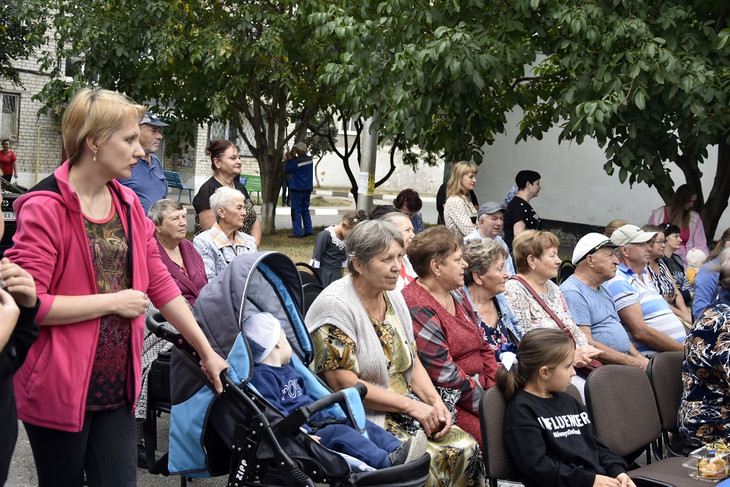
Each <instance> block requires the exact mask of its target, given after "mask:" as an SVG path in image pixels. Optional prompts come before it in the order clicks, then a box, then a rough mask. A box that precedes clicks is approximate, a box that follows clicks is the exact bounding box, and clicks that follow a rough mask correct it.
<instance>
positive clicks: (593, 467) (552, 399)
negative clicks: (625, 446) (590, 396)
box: [496, 328, 635, 487]
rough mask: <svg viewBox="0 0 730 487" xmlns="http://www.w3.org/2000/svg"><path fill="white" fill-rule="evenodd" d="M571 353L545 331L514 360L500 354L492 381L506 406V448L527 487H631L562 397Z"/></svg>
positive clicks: (615, 459) (562, 339)
mask: <svg viewBox="0 0 730 487" xmlns="http://www.w3.org/2000/svg"><path fill="white" fill-rule="evenodd" d="M574 353H575V348H574V345H573V342H572V340H571V339H570V338H569V337H568V336H567V335H566V334H565V333H563V332H562V331H560V330H555V329H549V328H536V329H534V330H531V331H529V332H528V333H527V334H525V336H524V337H523V338H522V341H521V342H520V344H519V346H518V347H517V353H516V356H514V355H513V356H512V357H509V356H507V357H505V353H502V357H501V358H502V364H503V365H504V366H503V367H500V368H499V370H498V371H497V377H496V380H497V386H498V387H499V388H500V389H501V390H502V391H503V392H504V395H505V398H506V399H507V401H509V404H508V405H507V409H506V410H505V417H504V441H505V443H506V444H507V448H508V449H509V452H510V454H511V455H512V458H513V459H515V460H517V459H519V462H517V461H516V462H515V463H516V464H518V466H519V467H520V470H521V471H522V472H523V475H524V479H523V481H524V484H525V486H526V487H635V485H634V483H633V482H632V481H631V479H630V478H629V476H628V475H627V474H626V463H625V462H624V461H623V459H622V458H621V457H619V456H618V455H617V454H615V453H614V452H613V451H611V450H610V449H608V447H606V446H605V445H604V444H603V443H601V442H600V441H599V440H598V438H597V437H596V433H595V431H594V429H593V426H592V424H591V421H590V418H589V417H588V413H587V412H586V409H585V407H583V405H582V404H580V403H579V402H578V401H576V400H575V399H573V397H572V396H570V394H568V393H566V392H565V390H566V389H567V387H568V385H569V384H570V379H571V377H573V376H574V375H575V370H574V369H573V360H574ZM511 358H514V359H515V360H514V362H512V360H510V359H511Z"/></svg>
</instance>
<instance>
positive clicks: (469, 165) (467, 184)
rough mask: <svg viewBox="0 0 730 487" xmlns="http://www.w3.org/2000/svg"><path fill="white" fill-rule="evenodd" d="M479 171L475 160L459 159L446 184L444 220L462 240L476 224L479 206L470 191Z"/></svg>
mask: <svg viewBox="0 0 730 487" xmlns="http://www.w3.org/2000/svg"><path fill="white" fill-rule="evenodd" d="M478 171H479V169H478V168H477V165H476V164H474V163H473V162H467V161H459V162H457V163H455V164H454V165H453V167H452V168H451V178H449V182H448V183H447V184H446V203H445V204H444V222H445V223H446V227H447V228H448V229H449V230H451V231H452V232H454V233H455V234H456V236H457V237H459V238H460V239H462V240H463V239H464V237H465V236H467V235H469V234H470V233H472V232H473V231H474V228H475V226H476V221H477V210H478V207H477V206H475V205H473V204H472V202H471V199H470V198H469V192H470V191H471V190H473V189H474V186H475V185H476V182H477V172H478Z"/></svg>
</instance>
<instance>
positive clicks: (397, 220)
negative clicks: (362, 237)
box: [379, 211, 418, 291]
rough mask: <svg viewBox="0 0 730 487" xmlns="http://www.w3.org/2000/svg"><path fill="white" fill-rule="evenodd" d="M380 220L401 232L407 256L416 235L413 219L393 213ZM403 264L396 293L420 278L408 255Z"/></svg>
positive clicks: (402, 214)
mask: <svg viewBox="0 0 730 487" xmlns="http://www.w3.org/2000/svg"><path fill="white" fill-rule="evenodd" d="M379 219H380V220H382V221H384V222H388V223H392V224H393V225H395V227H396V228H397V229H398V231H399V232H400V235H401V237H403V254H406V252H408V246H409V245H410V244H411V240H413V237H414V236H415V235H416V234H415V230H414V229H413V223H412V222H411V219H410V218H408V215H406V214H405V213H401V212H400V211H391V212H390V213H386V214H385V215H383V216H381V217H380V218H379ZM401 263H402V264H403V265H402V266H401V268H400V273H399V274H398V282H397V283H396V284H395V290H396V291H402V290H403V288H404V287H406V286H407V285H408V284H409V283H410V282H411V281H412V280H413V279H415V278H416V277H418V274H416V271H414V270H413V266H412V265H411V261H410V260H409V259H408V255H403V260H402V262H401Z"/></svg>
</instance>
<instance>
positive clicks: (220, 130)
mask: <svg viewBox="0 0 730 487" xmlns="http://www.w3.org/2000/svg"><path fill="white" fill-rule="evenodd" d="M242 129H243V131H244V132H245V133H246V137H247V138H248V140H250V141H252V140H254V133H253V127H252V126H251V123H249V121H248V120H244V121H243V127H242ZM213 139H227V140H230V141H232V142H233V143H234V144H236V145H237V146H238V150H239V153H240V155H241V157H253V154H251V151H250V150H249V149H248V146H247V145H246V143H245V142H244V141H243V138H242V137H239V136H238V133H236V129H235V127H234V126H233V124H231V123H226V124H223V123H220V122H213V123H211V124H210V125H208V142H209V143H210V141H211V140H213Z"/></svg>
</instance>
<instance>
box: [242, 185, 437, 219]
mask: <svg viewBox="0 0 730 487" xmlns="http://www.w3.org/2000/svg"><path fill="white" fill-rule="evenodd" d="M315 196H321V197H325V198H343V199H347V200H349V201H350V204H349V205H348V206H337V207H328V206H310V208H309V213H310V214H311V215H315V216H334V215H344V214H345V213H347V212H348V211H350V210H354V209H355V200H354V199H353V198H352V195H351V194H350V192H349V191H347V190H345V189H342V190H329V189H315V190H314V191H312V198H314V197H315ZM395 196H396V195H391V194H378V193H375V195H374V196H373V204H374V205H392V204H393V200H394V199H395ZM421 201H423V209H422V210H421V214H423V213H424V210H426V209H427V207H433V209H434V213H435V208H436V197H434V196H421ZM257 211H259V212H260V208H257ZM288 215H291V208H290V207H288V206H277V207H276V216H288ZM424 221H426V217H425V216H424ZM428 223H436V220H435V218H434V221H433V222H431V221H428ZM277 228H279V226H278V225H277Z"/></svg>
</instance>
